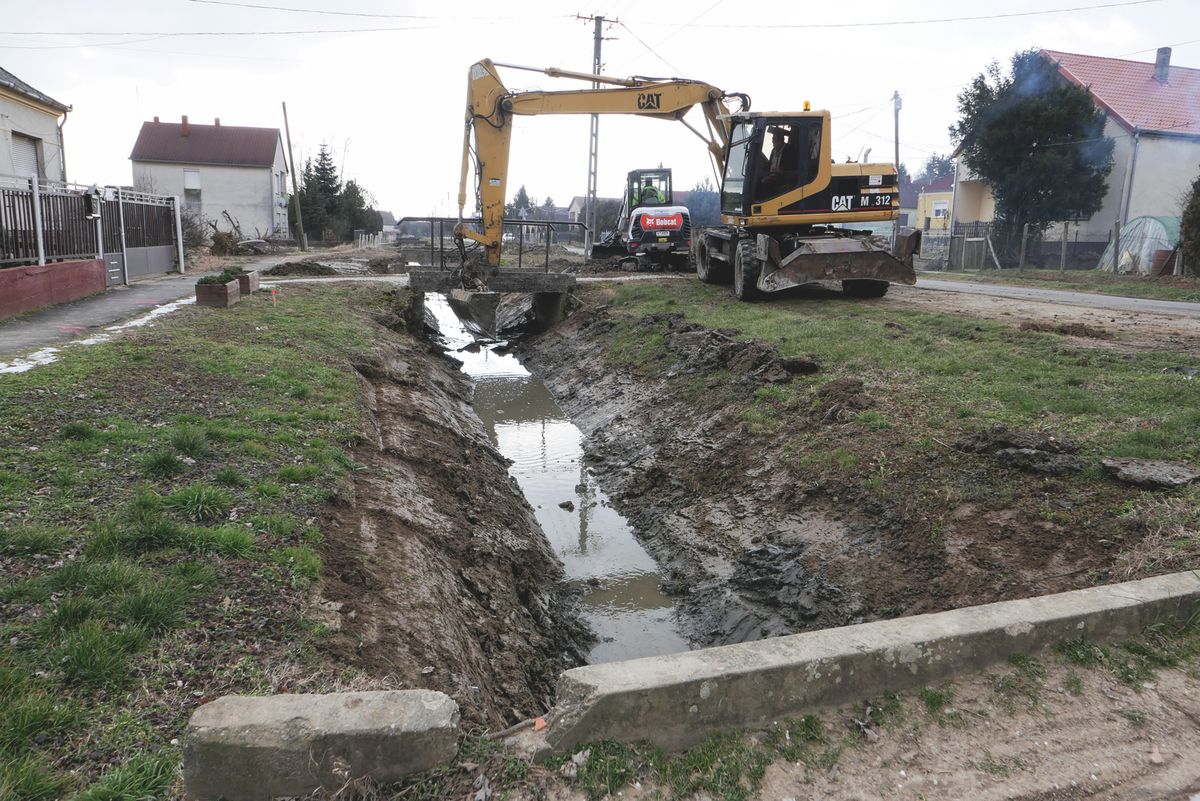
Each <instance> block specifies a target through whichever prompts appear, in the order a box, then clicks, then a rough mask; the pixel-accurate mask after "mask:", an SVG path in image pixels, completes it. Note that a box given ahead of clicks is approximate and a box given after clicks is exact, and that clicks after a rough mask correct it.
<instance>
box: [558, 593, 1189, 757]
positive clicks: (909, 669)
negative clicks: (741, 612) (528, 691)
mask: <svg viewBox="0 0 1200 801" xmlns="http://www.w3.org/2000/svg"><path fill="white" fill-rule="evenodd" d="M1197 608H1200V574H1197V573H1191V572H1189V573H1173V574H1169V575H1165V576H1157V577H1155V578H1149V579H1144V580H1141V581H1131V582H1127V583H1124V584H1113V585H1108V586H1104V587H1091V588H1088V589H1084V590H1075V591H1072V592H1064V593H1059V594H1056V595H1045V596H1041V597H1037V598H1026V599H1021V600H1015V601H1001V602H998V603H992V604H985V605H982V606H972V607H967V608H964V609H956V610H952V611H948V612H938V613H934V614H927V615H916V616H913V617H905V618H897V619H894V620H884V621H877V622H872V623H862V624H859V625H855V626H845V627H842V628H836V629H825V630H822V631H813V632H807V633H804V634H795V635H791V636H787V637H776V638H773V639H768V640H759V641H756V642H749V643H741V644H738V645H727V646H721V647H717V648H707V649H703V650H698V651H688V652H684V653H680V654H672V655H669V656H658V657H649V658H646V659H634V660H629V661H624V662H610V663H608V664H603V665H588V666H586V667H581V668H575V669H573V670H568V671H566V672H564V673H563V675H562V678H561V679H560V682H559V687H558V702H557V705H556V707H555V709H554V710H553V711H552V712H551V713H550V714H549V715H548V716H547V719H548V721H549V724H550V725H549V727H548V728H547V729H546V730H545V731H544V732H543V735H544V737H545V741H544V742H545V743H546V744H547V745H548V746H549V748H550V749H552V750H553V752H555V753H563V752H567V751H569V750H570V749H571V748H573V747H574V746H576V745H578V744H579V743H582V742H589V741H596V740H604V739H611V740H618V741H621V742H636V741H638V740H650V741H651V742H653V743H655V744H656V745H658V746H660V747H662V748H664V749H667V750H672V751H675V750H683V749H686V748H689V747H691V746H693V745H695V744H697V743H699V742H701V741H703V740H704V739H705V738H706V737H708V736H709V735H710V734H712V733H714V732H717V731H721V730H723V729H727V728H730V727H735V728H761V727H763V726H766V725H769V724H770V723H771V722H772V721H775V720H778V719H780V718H784V717H794V716H797V715H803V714H805V713H807V712H810V711H812V710H813V709H815V708H818V707H829V706H837V705H841V704H845V703H851V702H855V703H856V702H860V701H862V700H864V699H867V698H871V697H875V696H878V695H880V694H881V693H883V692H884V691H887V690H893V691H899V690H904V689H909V688H912V687H919V686H924V685H928V684H933V683H936V682H939V681H942V680H944V679H946V678H949V677H951V676H954V675H955V674H958V673H966V672H971V671H975V670H979V669H981V668H985V667H988V666H990V665H994V664H996V663H999V662H1003V661H1004V660H1006V659H1007V658H1008V657H1009V656H1010V655H1011V654H1014V653H1032V652H1036V651H1039V650H1041V649H1043V648H1045V647H1047V646H1050V645H1052V644H1054V643H1056V642H1058V641H1061V640H1063V639H1070V638H1074V637H1079V636H1081V635H1086V636H1087V637H1088V638H1089V639H1093V640H1111V639H1118V638H1122V637H1130V636H1133V635H1135V634H1137V633H1138V632H1140V631H1141V630H1142V629H1144V628H1145V627H1146V626H1148V625H1150V624H1152V623H1155V622H1158V621H1162V620H1165V619H1168V618H1187V617H1189V616H1190V615H1191V614H1193V612H1194V611H1195V610H1196V609H1197Z"/></svg>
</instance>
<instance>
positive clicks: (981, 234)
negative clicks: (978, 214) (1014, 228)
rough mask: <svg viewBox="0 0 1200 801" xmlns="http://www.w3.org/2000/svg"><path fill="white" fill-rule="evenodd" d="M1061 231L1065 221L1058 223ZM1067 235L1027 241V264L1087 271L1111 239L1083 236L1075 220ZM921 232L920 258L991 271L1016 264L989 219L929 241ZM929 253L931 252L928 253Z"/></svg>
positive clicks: (956, 226) (957, 225) (956, 267)
mask: <svg viewBox="0 0 1200 801" xmlns="http://www.w3.org/2000/svg"><path fill="white" fill-rule="evenodd" d="M1058 225H1059V226H1060V228H1059V231H1062V230H1063V228H1062V227H1061V226H1062V225H1063V224H1062V223H1059V224H1058ZM1065 230H1066V232H1067V235H1066V236H1065V237H1063V236H1061V235H1055V234H1051V235H1049V236H1047V237H1044V238H1043V237H1038V238H1034V237H1033V236H1032V235H1031V236H1030V237H1029V240H1028V241H1027V243H1026V248H1025V250H1026V253H1025V258H1026V266H1029V267H1036V268H1044V269H1064V270H1087V269H1092V268H1094V267H1096V265H1097V264H1098V263H1099V261H1100V255H1101V254H1102V253H1103V252H1104V248H1105V247H1106V246H1107V245H1108V242H1109V238H1096V237H1094V236H1085V235H1081V234H1080V232H1079V228H1078V226H1077V225H1076V224H1075V223H1074V222H1069V223H1068V224H1067V225H1066V229H1065ZM933 233H935V232H932V231H926V232H925V233H923V234H922V237H923V239H922V246H921V258H924V259H941V260H942V263H943V264H944V265H945V266H946V267H947V268H948V269H952V270H991V269H997V268H998V267H1017V266H1018V264H1017V258H1016V257H1014V256H1012V254H1007V255H1006V254H1005V253H1004V252H1003V250H1004V248H1003V245H1004V243H1002V242H1000V241H999V240H998V239H997V229H996V227H995V226H994V225H993V224H992V223H990V222H969V223H962V222H957V223H955V224H954V228H953V232H952V233H951V232H948V231H947V232H940V233H941V234H942V237H943V238H942V239H939V240H938V241H937V242H934V243H931V244H930V249H929V250H927V249H926V243H927V242H930V238H931V237H930V235H931V234H933ZM927 253H929V254H930V255H926V254H927Z"/></svg>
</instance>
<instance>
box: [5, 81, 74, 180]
mask: <svg viewBox="0 0 1200 801" xmlns="http://www.w3.org/2000/svg"><path fill="white" fill-rule="evenodd" d="M70 110H71V107H70V106H68V105H66V104H65V103H60V102H58V101H57V100H55V99H54V98H52V97H50V96H49V95H47V94H45V93H43V92H39V91H38V90H37V89H34V88H33V87H32V86H30V85H29V84H27V83H25V82H24V81H22V80H21V79H20V78H18V77H17V76H16V75H13V74H12V73H11V72H9V71H8V70H5V69H3V68H0V175H15V176H18V177H20V178H30V177H33V176H37V177H38V178H40V179H41V180H43V181H65V180H66V175H67V168H66V157H65V156H64V154H63V135H62V125H63V123H65V122H66V120H67V112H68V111H70ZM60 120H61V122H60Z"/></svg>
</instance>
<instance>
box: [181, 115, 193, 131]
mask: <svg viewBox="0 0 1200 801" xmlns="http://www.w3.org/2000/svg"><path fill="white" fill-rule="evenodd" d="M191 132H192V127H191V126H190V125H188V121H187V115H186V114H184V115H183V128H182V130H180V131H179V135H180V136H187V135H188V134H190V133H191Z"/></svg>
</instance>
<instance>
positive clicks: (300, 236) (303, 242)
mask: <svg viewBox="0 0 1200 801" xmlns="http://www.w3.org/2000/svg"><path fill="white" fill-rule="evenodd" d="M283 130H284V132H285V133H286V134H287V146H288V161H289V162H291V166H290V167H289V168H288V172H290V173H291V174H292V203H293V204H294V205H295V207H296V227H297V228H299V229H300V230H299V231H297V232H296V241H297V242H299V243H300V249H301V250H308V237H307V236H305V234H304V218H303V217H301V216H300V190H299V188H297V187H298V184H297V183H296V156H295V154H294V153H293V152H292V128H291V126H290V125H288V116H287V103H284V104H283Z"/></svg>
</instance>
